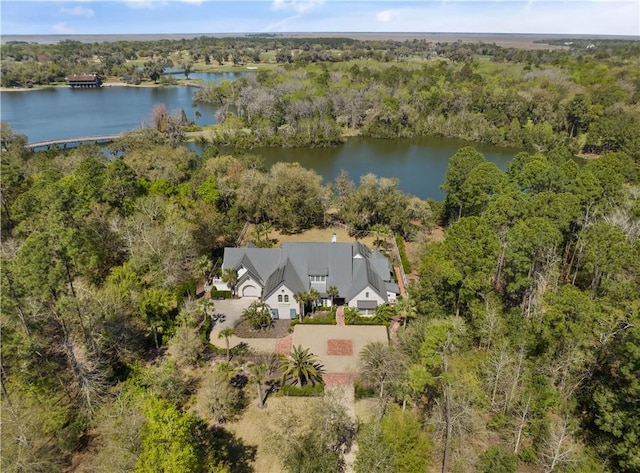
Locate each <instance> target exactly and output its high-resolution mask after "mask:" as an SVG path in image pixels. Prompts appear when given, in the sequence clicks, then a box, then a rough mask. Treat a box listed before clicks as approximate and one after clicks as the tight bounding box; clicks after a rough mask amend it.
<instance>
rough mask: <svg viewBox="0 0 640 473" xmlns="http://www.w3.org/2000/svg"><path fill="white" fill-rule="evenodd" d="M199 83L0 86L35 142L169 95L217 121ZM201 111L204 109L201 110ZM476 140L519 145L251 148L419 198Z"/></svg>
mask: <svg viewBox="0 0 640 473" xmlns="http://www.w3.org/2000/svg"><path fill="white" fill-rule="evenodd" d="M246 74H250V73H240V74H237V73H218V74H203V73H194V74H191V77H193V78H199V79H203V80H214V81H216V82H221V81H223V80H226V79H229V80H233V79H235V78H237V77H239V76H240V75H246ZM195 90H196V89H194V88H192V87H186V86H171V87H157V88H156V87H103V88H101V89H80V90H72V89H70V88H67V87H55V88H54V87H52V88H47V89H42V90H32V91H25V92H3V93H2V94H1V106H2V108H1V109H0V110H1V113H2V115H1V119H2V121H4V122H7V123H9V124H10V125H11V126H12V127H13V128H14V129H15V130H16V131H18V132H20V133H23V134H25V135H27V137H28V139H29V141H30V142H35V141H44V140H50V139H56V138H72V137H81V136H93V135H104V134H115V133H120V132H122V131H127V130H131V129H133V128H137V127H139V126H140V125H141V124H142V123H143V122H144V121H145V120H148V119H149V116H150V113H151V108H152V107H153V105H154V104H156V103H164V104H165V105H166V107H167V109H168V110H170V111H173V110H180V109H182V110H184V111H185V113H186V114H187V117H188V118H189V119H190V120H194V121H195V122H196V123H197V124H199V125H209V124H212V123H215V109H214V107H212V106H210V105H207V104H197V106H196V107H193V106H192V105H193V100H192V97H193V94H194V93H195ZM196 112H199V114H200V116H197V114H196ZM469 145H471V146H473V147H475V148H476V149H477V150H478V151H480V152H481V153H483V154H484V156H485V157H486V158H487V159H488V160H489V161H491V162H493V163H495V164H496V165H497V166H498V167H499V168H500V169H503V170H504V169H506V166H507V163H508V162H509V161H510V160H511V159H512V158H513V156H514V155H515V153H516V152H517V151H514V150H509V149H503V148H495V147H490V146H483V145H479V144H472V143H468V142H464V141H460V140H453V139H445V138H434V137H419V138H414V139H396V140H376V139H371V138H359V137H356V138H350V139H349V140H348V141H347V142H346V143H345V144H343V145H341V146H336V147H333V148H302V149H300V148H263V149H255V150H251V151H250V152H251V153H253V154H259V155H261V156H263V158H264V159H265V162H266V164H267V165H268V166H271V165H272V164H273V163H275V162H278V161H284V162H296V161H297V162H299V163H300V164H301V165H303V166H304V167H306V168H310V169H314V170H315V171H316V172H318V174H320V175H321V176H323V178H324V179H325V182H329V181H332V180H333V179H335V177H336V176H338V175H339V174H340V172H341V171H342V170H344V171H346V172H348V173H349V175H350V176H351V178H352V179H353V180H354V181H356V182H357V181H358V180H359V178H360V177H361V176H363V175H364V174H367V173H369V172H371V173H373V174H375V175H377V176H380V177H397V178H399V179H400V188H401V189H402V190H403V191H404V192H407V193H410V194H413V195H416V196H418V197H420V198H423V199H425V198H433V199H436V200H440V199H442V198H443V197H444V193H443V192H442V191H441V190H440V184H441V183H442V180H443V179H444V175H445V172H446V169H447V161H448V158H449V157H451V156H452V155H453V154H454V153H455V152H456V151H457V150H458V149H460V148H461V147H463V146H469Z"/></svg>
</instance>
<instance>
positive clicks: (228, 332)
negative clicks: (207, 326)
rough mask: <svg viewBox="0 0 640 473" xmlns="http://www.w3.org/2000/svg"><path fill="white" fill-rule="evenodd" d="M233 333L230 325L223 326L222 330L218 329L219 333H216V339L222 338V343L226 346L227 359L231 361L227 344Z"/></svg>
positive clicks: (229, 348)
mask: <svg viewBox="0 0 640 473" xmlns="http://www.w3.org/2000/svg"><path fill="white" fill-rule="evenodd" d="M235 333H236V332H235V330H233V329H232V328H231V327H227V328H223V329H222V330H220V333H218V339H221V338H224V344H225V345H226V346H227V361H231V347H230V346H229V338H231V336H232V335H235Z"/></svg>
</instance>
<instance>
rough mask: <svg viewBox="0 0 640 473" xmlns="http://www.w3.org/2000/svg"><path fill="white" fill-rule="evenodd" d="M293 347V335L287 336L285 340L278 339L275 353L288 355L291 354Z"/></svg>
mask: <svg viewBox="0 0 640 473" xmlns="http://www.w3.org/2000/svg"><path fill="white" fill-rule="evenodd" d="M292 347H293V334H291V335H287V336H286V337H284V338H278V339H276V348H275V352H276V353H277V354H278V355H288V354H289V353H291V348H292Z"/></svg>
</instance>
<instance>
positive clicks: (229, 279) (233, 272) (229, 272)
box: [222, 268, 238, 296]
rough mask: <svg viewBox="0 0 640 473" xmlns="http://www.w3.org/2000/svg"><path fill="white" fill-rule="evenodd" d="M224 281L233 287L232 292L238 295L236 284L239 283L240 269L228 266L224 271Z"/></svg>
mask: <svg viewBox="0 0 640 473" xmlns="http://www.w3.org/2000/svg"><path fill="white" fill-rule="evenodd" d="M222 282H224V283H225V284H226V285H227V286H229V288H231V294H232V295H233V296H235V295H236V284H237V283H238V270H237V269H235V268H227V269H225V270H224V271H223V272H222Z"/></svg>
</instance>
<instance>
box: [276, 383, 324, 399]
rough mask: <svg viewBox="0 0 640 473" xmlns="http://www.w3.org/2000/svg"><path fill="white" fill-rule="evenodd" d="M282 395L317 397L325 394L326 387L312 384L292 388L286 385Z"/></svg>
mask: <svg viewBox="0 0 640 473" xmlns="http://www.w3.org/2000/svg"><path fill="white" fill-rule="evenodd" d="M280 393H281V394H282V395H283V396H294V397H317V396H322V395H323V394H324V385H323V384H316V385H315V386H313V385H311V384H305V385H304V386H291V385H289V384H285V385H284V386H282V388H281V389H280Z"/></svg>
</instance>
